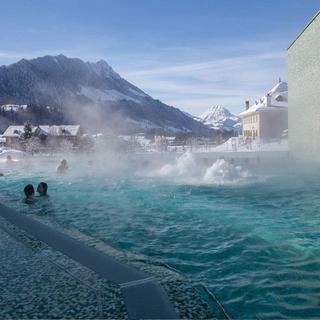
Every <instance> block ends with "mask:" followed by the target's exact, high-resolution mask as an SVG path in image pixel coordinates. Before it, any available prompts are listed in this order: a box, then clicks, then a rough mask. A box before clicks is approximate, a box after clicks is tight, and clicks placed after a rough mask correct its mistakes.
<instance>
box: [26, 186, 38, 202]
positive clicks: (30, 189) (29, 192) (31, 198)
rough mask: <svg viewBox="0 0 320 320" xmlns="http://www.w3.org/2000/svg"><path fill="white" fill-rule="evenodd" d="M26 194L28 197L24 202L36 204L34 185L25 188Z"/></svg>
mask: <svg viewBox="0 0 320 320" xmlns="http://www.w3.org/2000/svg"><path fill="white" fill-rule="evenodd" d="M23 191H24V194H25V195H26V198H25V200H24V202H25V203H27V204H31V203H34V202H35V199H34V188H33V185H32V184H28V185H26V186H25V187H24V190H23Z"/></svg>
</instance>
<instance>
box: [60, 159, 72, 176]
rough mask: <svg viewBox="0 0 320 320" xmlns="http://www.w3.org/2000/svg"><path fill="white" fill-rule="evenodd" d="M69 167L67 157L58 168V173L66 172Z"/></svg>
mask: <svg viewBox="0 0 320 320" xmlns="http://www.w3.org/2000/svg"><path fill="white" fill-rule="evenodd" d="M68 169H69V167H68V162H67V160H66V159H63V160H62V161H61V162H60V164H59V166H58V168H57V173H65V172H66V171H67V170H68Z"/></svg>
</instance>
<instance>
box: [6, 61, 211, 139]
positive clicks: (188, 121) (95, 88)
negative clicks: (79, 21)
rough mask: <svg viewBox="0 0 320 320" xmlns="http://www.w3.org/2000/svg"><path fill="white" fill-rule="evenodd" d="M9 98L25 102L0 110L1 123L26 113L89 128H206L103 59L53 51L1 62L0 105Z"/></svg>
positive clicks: (201, 131) (200, 131)
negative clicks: (24, 107) (9, 110)
mask: <svg viewBox="0 0 320 320" xmlns="http://www.w3.org/2000/svg"><path fill="white" fill-rule="evenodd" d="M9 103H11V104H28V105H29V106H31V107H29V108H28V109H27V110H22V111H21V112H17V114H12V113H10V114H8V113H4V112H1V115H0V117H1V118H0V124H1V123H2V126H3V125H4V123H12V122H14V123H19V122H23V121H25V120H26V119H27V118H31V120H32V122H34V124H44V123H43V121H47V122H48V123H50V122H52V121H53V122H64V123H66V122H70V123H80V124H81V125H83V126H85V127H86V128H87V129H89V130H91V131H104V130H109V129H111V130H112V131H114V132H117V133H134V132H136V133H137V132H159V133H164V132H165V133H169V134H172V133H189V134H193V135H207V134H209V133H210V129H208V128H207V127H206V126H205V125H204V124H203V123H201V122H199V121H196V120H194V119H193V118H192V117H189V116H187V115H186V114H185V113H183V112H182V111H180V110H179V109H177V108H174V107H171V106H168V105H166V104H164V103H162V102H161V101H159V100H155V99H153V98H152V97H151V96H149V95H147V94H146V93H145V92H143V91H142V90H140V89H139V88H138V87H136V86H134V85H133V84H131V83H130V82H128V81H126V80H125V79H123V78H122V77H121V76H120V75H119V74H118V73H116V72H115V71H114V70H113V69H112V68H111V67H110V66H109V65H108V64H107V63H106V62H105V61H103V60H100V61H98V62H95V63H92V62H84V61H82V60H80V59H78V58H68V57H66V56H64V55H58V56H44V57H41V58H36V59H32V60H26V59H22V60H20V61H18V62H17V63H14V64H11V65H9V66H1V67H0V105H2V104H9ZM47 106H50V108H49V107H47ZM40 122H41V123H40Z"/></svg>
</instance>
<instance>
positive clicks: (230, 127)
mask: <svg viewBox="0 0 320 320" xmlns="http://www.w3.org/2000/svg"><path fill="white" fill-rule="evenodd" d="M195 119H196V120H198V121H200V122H201V123H203V124H205V125H206V126H208V127H209V128H211V129H213V130H216V131H220V132H221V133H231V132H239V131H240V130H241V120H240V118H239V117H237V116H236V115H234V114H232V113H231V112H230V111H229V110H228V109H227V108H225V107H222V106H220V105H217V106H213V107H210V108H209V109H208V110H207V111H206V112H205V113H203V114H202V115H201V116H199V117H195Z"/></svg>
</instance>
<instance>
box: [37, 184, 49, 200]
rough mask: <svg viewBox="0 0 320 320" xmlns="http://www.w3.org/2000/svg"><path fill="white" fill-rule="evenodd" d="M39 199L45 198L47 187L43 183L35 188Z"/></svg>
mask: <svg viewBox="0 0 320 320" xmlns="http://www.w3.org/2000/svg"><path fill="white" fill-rule="evenodd" d="M37 192H38V193H39V197H46V196H47V195H48V194H47V193H48V185H47V184H46V183H45V182H40V183H39V184H38V187H37Z"/></svg>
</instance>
